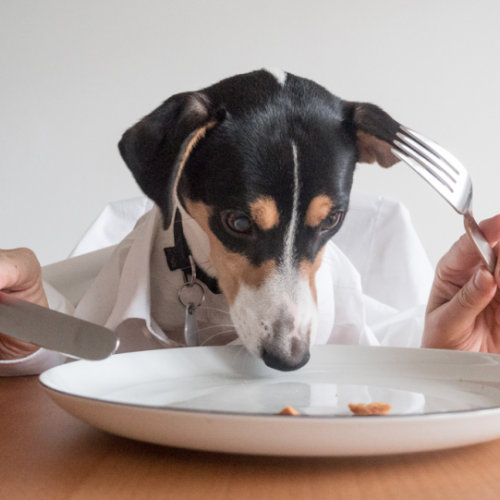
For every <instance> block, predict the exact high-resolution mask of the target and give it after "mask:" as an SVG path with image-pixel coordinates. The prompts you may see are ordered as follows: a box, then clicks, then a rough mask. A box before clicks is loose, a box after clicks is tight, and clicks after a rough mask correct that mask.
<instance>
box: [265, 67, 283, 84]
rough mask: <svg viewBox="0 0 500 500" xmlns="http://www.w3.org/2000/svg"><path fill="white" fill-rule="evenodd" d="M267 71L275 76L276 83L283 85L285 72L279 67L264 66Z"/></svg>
mask: <svg viewBox="0 0 500 500" xmlns="http://www.w3.org/2000/svg"><path fill="white" fill-rule="evenodd" d="M264 69H265V70H266V71H267V72H268V73H271V75H273V76H274V78H276V80H277V81H278V83H279V84H280V85H281V86H282V87H283V86H284V85H285V81H286V73H285V72H284V71H283V70H282V69H279V68H264Z"/></svg>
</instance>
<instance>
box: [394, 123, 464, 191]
mask: <svg viewBox="0 0 500 500" xmlns="http://www.w3.org/2000/svg"><path fill="white" fill-rule="evenodd" d="M396 135H397V137H399V139H400V140H401V141H402V142H403V143H404V144H405V145H406V146H408V147H409V148H411V149H413V150H414V151H416V152H417V153H418V154H420V155H421V156H423V157H424V158H425V159H426V160H427V161H428V162H429V163H430V165H432V170H435V169H438V170H439V171H441V172H442V173H443V174H444V175H446V176H447V177H448V178H449V179H450V181H451V182H453V183H454V184H455V183H456V182H457V179H456V176H457V175H459V174H458V172H457V171H456V170H455V169H453V171H451V170H450V166H449V164H448V162H447V161H446V160H444V159H443V158H442V157H441V156H439V155H436V154H434V153H432V152H430V150H429V149H427V148H425V147H423V146H422V145H421V143H420V142H418V141H416V140H414V139H413V138H412V137H410V136H407V135H405V134H403V133H401V132H398V133H397V134H396Z"/></svg>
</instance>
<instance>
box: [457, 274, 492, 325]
mask: <svg viewBox="0 0 500 500" xmlns="http://www.w3.org/2000/svg"><path fill="white" fill-rule="evenodd" d="M495 291H496V283H495V278H494V277H493V275H492V274H491V273H489V272H488V271H487V270H486V269H484V268H480V269H478V270H477V271H476V273H475V274H474V275H473V276H472V277H471V279H470V280H469V281H468V282H467V283H466V284H465V285H464V286H463V287H462V288H461V289H460V291H459V292H458V293H457V294H456V295H455V296H454V297H453V298H452V299H451V301H450V303H449V309H448V314H449V322H448V325H449V326H450V327H453V328H458V329H459V330H462V329H464V328H467V327H468V326H470V325H472V324H473V323H474V322H475V320H476V318H477V316H478V315H479V314H480V313H481V312H482V311H483V309H484V308H485V307H486V306H487V305H488V304H489V303H490V301H491V299H492V298H493V296H494V295H495Z"/></svg>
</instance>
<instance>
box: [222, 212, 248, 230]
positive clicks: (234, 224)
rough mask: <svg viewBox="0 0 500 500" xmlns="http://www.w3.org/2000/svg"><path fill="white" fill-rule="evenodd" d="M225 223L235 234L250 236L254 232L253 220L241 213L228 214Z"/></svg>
mask: <svg viewBox="0 0 500 500" xmlns="http://www.w3.org/2000/svg"><path fill="white" fill-rule="evenodd" d="M225 222H226V224H227V226H228V227H229V229H231V230H232V231H234V232H235V233H240V234H248V233H250V232H251V231H252V220H251V219H250V217H248V216H247V215H245V214H243V213H241V212H227V213H226V217H225Z"/></svg>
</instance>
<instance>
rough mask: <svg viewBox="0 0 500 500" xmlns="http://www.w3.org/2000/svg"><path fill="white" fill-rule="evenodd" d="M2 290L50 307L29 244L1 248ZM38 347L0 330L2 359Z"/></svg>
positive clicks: (31, 350) (17, 357) (28, 351)
mask: <svg viewBox="0 0 500 500" xmlns="http://www.w3.org/2000/svg"><path fill="white" fill-rule="evenodd" d="M0 291H1V292H4V293H8V294H10V295H11V296H12V297H18V298H20V299H23V300H27V301H28V302H33V303H35V304H38V305H41V306H44V307H48V306H49V304H48V301H47V297H46V295H45V291H44V289H43V284H42V270H41V267H40V263H39V262H38V259H37V258H36V256H35V254H34V253H33V252H32V251H31V250H28V249H27V248H17V249H15V250H0ZM38 349H39V347H38V346H35V345H33V344H29V343H27V342H22V341H21V340H17V339H14V338H12V337H9V336H7V335H4V334H2V333H0V359H4V360H5V359H19V358H24V357H26V356H29V355H30V354H32V353H34V352H35V351H36V350H38Z"/></svg>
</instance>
